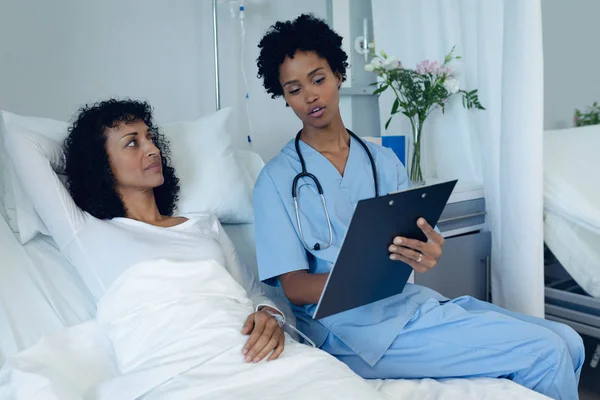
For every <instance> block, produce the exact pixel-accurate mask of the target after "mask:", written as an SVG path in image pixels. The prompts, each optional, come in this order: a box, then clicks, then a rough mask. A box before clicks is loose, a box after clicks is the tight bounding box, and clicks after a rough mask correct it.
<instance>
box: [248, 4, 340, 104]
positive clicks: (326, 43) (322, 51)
mask: <svg viewBox="0 0 600 400" xmlns="http://www.w3.org/2000/svg"><path fill="white" fill-rule="evenodd" d="M258 47H259V48H260V54H259V56H258V58H257V59H256V63H257V65H258V78H262V79H263V85H264V87H265V89H266V90H267V93H269V94H271V97H272V98H276V97H279V96H282V95H283V88H282V87H281V84H280V83H279V67H280V66H281V64H283V60H285V57H286V56H288V57H290V58H293V57H294V54H296V51H298V50H300V51H314V52H316V53H317V54H318V55H319V57H321V58H324V59H326V60H327V62H328V63H329V66H330V67H331V69H332V70H333V72H335V73H339V74H341V75H342V81H345V80H346V68H348V62H347V61H346V60H347V59H348V55H347V54H346V52H345V51H344V50H342V37H341V36H340V35H338V34H337V33H336V32H335V31H334V30H333V29H331V28H330V27H329V25H327V23H326V22H325V21H323V20H321V19H318V18H316V17H314V16H313V15H312V14H302V15H300V16H299V17H298V18H296V19H295V20H294V21H285V22H281V21H279V22H276V23H275V25H273V26H271V27H270V28H269V30H268V31H267V33H266V34H265V36H264V37H263V38H262V39H261V41H260V43H259V44H258Z"/></svg>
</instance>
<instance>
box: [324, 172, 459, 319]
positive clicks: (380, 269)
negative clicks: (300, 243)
mask: <svg viewBox="0 0 600 400" xmlns="http://www.w3.org/2000/svg"><path fill="white" fill-rule="evenodd" d="M457 182H458V181H457V180H453V181H448V182H442V183H437V184H433V185H426V186H420V187H416V188H411V189H408V190H404V191H401V192H396V193H391V194H388V195H385V196H380V197H375V198H371V199H366V200H361V201H359V202H358V204H357V206H356V209H355V210H354V215H353V216H352V220H351V221H350V226H349V227H348V231H347V233H346V236H345V238H344V242H343V243H342V247H341V249H340V252H339V254H338V257H337V259H336V262H335V264H334V266H333V268H332V270H331V273H330V274H329V277H328V279H327V282H326V283H325V288H324V289H323V292H322V293H321V298H320V299H319V302H318V304H317V308H316V310H315V313H314V315H313V319H321V318H325V317H328V316H330V315H334V314H338V313H340V312H343V311H347V310H350V309H353V308H356V307H360V306H363V305H366V304H370V303H374V302H376V301H379V300H382V299H385V298H388V297H391V296H394V295H396V294H399V293H401V292H402V291H403V290H404V286H406V282H407V281H408V278H409V277H410V274H411V273H412V271H413V269H412V268H411V267H410V266H409V265H407V264H405V263H403V262H401V261H395V260H391V259H390V258H389V255H390V253H389V251H388V247H389V246H390V245H391V244H392V240H393V239H394V237H396V236H403V237H407V238H410V239H417V240H421V241H427V238H426V236H425V235H424V234H423V232H422V231H421V230H420V229H419V227H418V226H417V220H418V219H419V218H420V217H423V218H425V220H426V221H427V222H428V223H429V224H430V225H431V226H435V225H437V223H438V220H439V219H440V216H441V215H442V212H443V211H444V208H445V207H446V204H447V203H448V200H449V199H450V195H451V194H452V191H453V190H454V187H455V186H456V183H457Z"/></svg>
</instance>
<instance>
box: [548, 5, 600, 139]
mask: <svg viewBox="0 0 600 400" xmlns="http://www.w3.org/2000/svg"><path fill="white" fill-rule="evenodd" d="M599 15H600V1H598V0H568V1H566V0H543V1H542V30H543V41H544V92H545V93H544V97H545V104H544V128H545V129H560V128H566V127H572V126H573V115H574V113H575V109H576V108H579V109H582V108H585V107H586V106H588V105H591V104H592V103H593V102H594V101H600V69H599V67H600V39H599V37H598V21H597V20H598V16H599Z"/></svg>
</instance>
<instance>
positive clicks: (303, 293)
mask: <svg viewBox="0 0 600 400" xmlns="http://www.w3.org/2000/svg"><path fill="white" fill-rule="evenodd" d="M328 277H329V274H328V273H327V274H311V273H309V272H308V271H305V270H304V271H293V272H288V273H287V274H283V275H279V282H280V283H281V287H282V288H283V292H284V293H285V296H286V297H287V298H288V299H289V301H291V302H292V303H293V304H294V305H297V306H304V305H306V304H317V303H318V302H319V299H320V298H321V293H322V292H323V289H324V288H325V283H326V282H327V278H328Z"/></svg>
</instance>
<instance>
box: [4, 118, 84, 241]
mask: <svg viewBox="0 0 600 400" xmlns="http://www.w3.org/2000/svg"><path fill="white" fill-rule="evenodd" d="M5 145H6V150H7V153H8V155H9V158H10V161H11V164H12V168H13V172H14V174H15V175H16V177H17V178H18V181H19V184H20V186H21V188H22V189H23V190H24V192H25V194H26V195H27V196H28V197H29V198H30V199H31V201H32V203H33V206H34V208H35V210H36V212H37V213H38V215H39V216H40V218H41V219H42V221H43V222H44V224H45V225H46V227H47V228H48V231H49V232H50V234H51V235H52V237H53V238H54V240H55V242H56V244H57V245H58V247H59V248H60V249H61V250H63V249H64V248H65V246H66V245H67V244H68V243H69V242H70V241H71V240H72V238H73V237H74V236H75V233H76V232H77V231H78V230H79V229H80V228H81V227H82V226H83V224H84V222H85V219H86V214H85V213H84V212H83V211H81V209H79V207H77V206H76V205H75V202H74V201H73V199H72V198H71V195H70V194H69V192H68V191H67V189H66V188H65V187H64V185H63V183H62V182H61V181H60V179H59V178H58V176H57V174H56V172H54V170H55V169H56V170H58V171H59V172H60V171H61V170H62V168H63V167H64V165H63V164H64V163H63V154H64V153H63V151H62V149H61V147H60V145H59V144H58V143H57V142H56V141H54V140H52V139H49V138H47V137H45V136H43V135H41V134H39V133H36V132H32V131H30V130H28V129H25V128H22V129H18V130H17V129H12V130H9V131H8V132H6V136H5Z"/></svg>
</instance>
